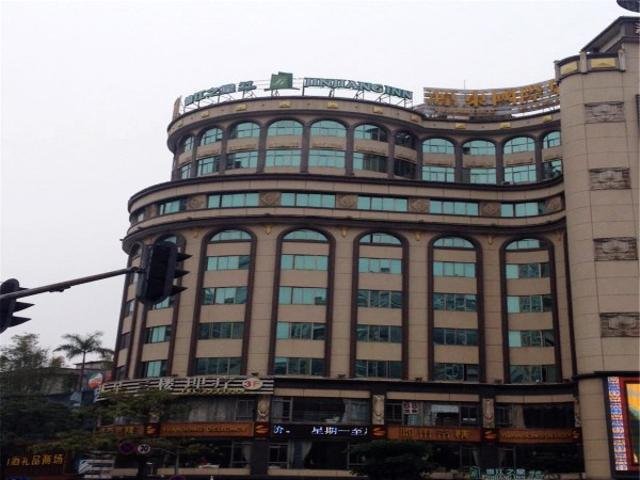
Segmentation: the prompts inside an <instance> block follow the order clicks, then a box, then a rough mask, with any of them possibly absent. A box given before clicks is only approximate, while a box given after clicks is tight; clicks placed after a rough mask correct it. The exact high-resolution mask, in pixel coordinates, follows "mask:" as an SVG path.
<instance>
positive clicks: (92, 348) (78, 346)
mask: <svg viewBox="0 0 640 480" xmlns="http://www.w3.org/2000/svg"><path fill="white" fill-rule="evenodd" d="M102 335H103V334H102V332H93V333H90V334H88V335H85V336H82V335H78V334H75V333H67V334H66V335H63V336H62V338H63V339H64V340H66V341H67V343H63V344H62V345H60V346H59V347H58V348H56V349H55V350H54V352H64V354H65V356H66V357H67V358H68V359H69V360H71V359H72V358H75V357H77V356H82V363H81V364H80V375H79V378H78V390H79V391H82V381H83V378H84V369H85V365H86V363H87V355H89V354H92V353H97V354H99V355H101V356H102V357H107V358H110V356H112V355H113V350H111V349H108V348H104V347H103V346H102V340H101V337H102Z"/></svg>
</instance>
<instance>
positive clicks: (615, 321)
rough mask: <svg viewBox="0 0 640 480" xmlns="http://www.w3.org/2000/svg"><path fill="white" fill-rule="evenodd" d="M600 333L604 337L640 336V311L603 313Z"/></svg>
mask: <svg viewBox="0 0 640 480" xmlns="http://www.w3.org/2000/svg"><path fill="white" fill-rule="evenodd" d="M600 335H601V336H603V337H640V313H638V312H615V313H601V314H600Z"/></svg>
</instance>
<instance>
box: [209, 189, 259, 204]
mask: <svg viewBox="0 0 640 480" xmlns="http://www.w3.org/2000/svg"><path fill="white" fill-rule="evenodd" d="M259 203H260V197H259V195H258V193H255V192H254V193H225V194H222V195H219V194H216V195H209V199H208V202H207V208H238V207H257V206H258V205H259Z"/></svg>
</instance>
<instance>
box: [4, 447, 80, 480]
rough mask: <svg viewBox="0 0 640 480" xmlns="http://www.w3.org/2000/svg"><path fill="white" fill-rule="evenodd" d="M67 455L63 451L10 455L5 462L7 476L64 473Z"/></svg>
mask: <svg viewBox="0 0 640 480" xmlns="http://www.w3.org/2000/svg"><path fill="white" fill-rule="evenodd" d="M67 460H68V459H67V457H66V456H65V454H64V453H58V452H40V453H27V452H24V453H22V454H19V455H10V456H8V457H7V460H6V462H5V467H6V470H5V474H6V476H7V477H17V476H21V477H25V476H28V477H40V476H42V477H50V476H53V475H61V474H63V473H64V469H65V465H66V463H67Z"/></svg>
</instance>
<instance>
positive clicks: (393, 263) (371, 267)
mask: <svg viewBox="0 0 640 480" xmlns="http://www.w3.org/2000/svg"><path fill="white" fill-rule="evenodd" d="M358 271H359V272H360V273H391V274H393V275H400V274H401V273H402V260H400V259H395V258H366V257H361V258H359V259H358Z"/></svg>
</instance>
